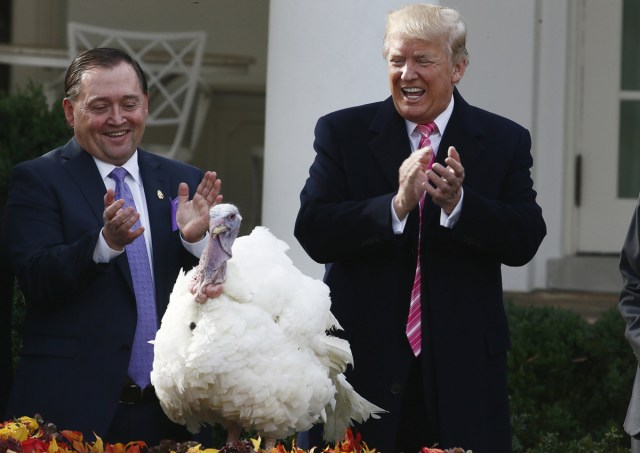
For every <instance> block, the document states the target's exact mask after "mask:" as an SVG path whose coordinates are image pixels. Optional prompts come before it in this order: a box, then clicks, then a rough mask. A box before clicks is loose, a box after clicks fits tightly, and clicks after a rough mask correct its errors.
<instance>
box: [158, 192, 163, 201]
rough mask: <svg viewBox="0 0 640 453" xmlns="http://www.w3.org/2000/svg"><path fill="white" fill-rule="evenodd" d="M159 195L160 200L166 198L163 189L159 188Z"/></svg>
mask: <svg viewBox="0 0 640 453" xmlns="http://www.w3.org/2000/svg"><path fill="white" fill-rule="evenodd" d="M157 195H158V198H159V199H160V200H164V194H163V193H162V190H158V192H157Z"/></svg>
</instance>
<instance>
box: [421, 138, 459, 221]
mask: <svg viewBox="0 0 640 453" xmlns="http://www.w3.org/2000/svg"><path fill="white" fill-rule="evenodd" d="M444 162H445V163H446V164H447V167H446V168H445V167H443V166H442V165H440V164H438V163H436V164H433V167H432V168H431V170H429V171H427V178H428V179H429V183H424V189H425V190H426V191H427V193H428V194H429V195H430V196H431V198H432V199H433V202H434V203H435V204H437V205H438V206H440V207H441V208H442V210H443V211H444V212H445V213H446V214H447V215H449V214H451V212H452V211H453V208H455V207H456V205H457V204H458V202H459V201H460V197H461V196H462V181H464V167H463V166H462V163H461V162H460V155H459V154H458V151H457V150H456V149H455V148H454V147H453V146H450V147H449V149H448V150H447V158H446V159H445V161H444Z"/></svg>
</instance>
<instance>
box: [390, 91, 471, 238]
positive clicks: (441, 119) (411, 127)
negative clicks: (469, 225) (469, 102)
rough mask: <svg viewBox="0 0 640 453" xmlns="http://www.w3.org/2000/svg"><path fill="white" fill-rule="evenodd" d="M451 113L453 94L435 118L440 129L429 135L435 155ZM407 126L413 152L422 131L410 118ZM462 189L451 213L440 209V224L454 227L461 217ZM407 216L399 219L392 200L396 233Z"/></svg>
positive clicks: (404, 222) (406, 121)
mask: <svg viewBox="0 0 640 453" xmlns="http://www.w3.org/2000/svg"><path fill="white" fill-rule="evenodd" d="M451 113H453V96H452V97H451V101H450V102H449V105H448V106H447V108H446V109H445V110H444V111H443V112H442V113H441V114H440V115H438V117H437V118H436V119H435V120H434V123H436V126H438V131H437V132H434V133H433V134H431V135H430V136H429V139H430V141H431V148H432V149H433V152H434V155H436V156H437V155H438V149H439V148H440V140H442V134H443V132H444V130H445V128H446V127H447V124H448V123H449V119H450V118H451ZM405 123H406V126H407V134H408V135H409V142H410V143H411V152H414V151H416V150H417V149H418V148H419V146H420V132H418V131H417V130H416V126H417V124H416V123H413V122H411V121H409V120H405ZM460 190H461V191H462V195H461V197H460V201H459V202H458V204H457V205H456V207H455V208H453V211H451V214H449V215H447V213H446V212H444V211H443V210H440V225H442V226H444V227H446V228H453V227H454V226H455V224H456V222H457V221H458V218H459V217H460V211H461V209H462V199H463V198H464V191H463V189H462V187H461V188H460ZM407 217H408V216H405V218H404V219H402V220H400V219H398V216H397V214H396V211H395V209H393V200H392V201H391V224H392V227H393V232H394V233H395V234H402V232H403V231H404V227H405V225H406V223H407Z"/></svg>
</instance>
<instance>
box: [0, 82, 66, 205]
mask: <svg viewBox="0 0 640 453" xmlns="http://www.w3.org/2000/svg"><path fill="white" fill-rule="evenodd" d="M0 124H1V125H2V127H0V205H4V202H5V200H6V195H7V191H8V186H9V178H10V175H11V170H12V169H13V166H14V165H15V164H17V163H18V162H22V161H23V160H28V159H33V158H34V157H38V156H40V155H41V154H44V153H45V152H47V151H49V150H52V149H53V148H56V147H58V146H60V145H62V144H64V143H65V142H66V141H67V140H69V139H70V138H71V135H72V132H71V130H70V129H69V127H68V126H67V124H66V121H65V117H64V113H63V111H62V107H61V106H60V105H56V106H54V108H52V109H50V108H49V106H48V105H47V100H46V97H45V95H44V92H43V91H42V87H41V86H39V85H35V84H33V83H29V84H28V85H27V86H26V88H24V89H18V90H16V91H15V92H14V93H11V94H9V93H0Z"/></svg>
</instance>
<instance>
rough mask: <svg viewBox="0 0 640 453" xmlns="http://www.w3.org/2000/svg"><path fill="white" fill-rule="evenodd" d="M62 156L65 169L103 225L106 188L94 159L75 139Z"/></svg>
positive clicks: (66, 147) (70, 142) (64, 149)
mask: <svg viewBox="0 0 640 453" xmlns="http://www.w3.org/2000/svg"><path fill="white" fill-rule="evenodd" d="M61 156H62V158H63V159H64V161H65V162H64V164H63V167H64V169H65V170H66V171H67V172H68V173H69V176H70V177H71V179H72V180H73V181H74V182H75V183H76V185H77V190H78V192H79V193H81V194H82V196H83V197H84V198H85V199H86V200H87V205H88V206H89V210H90V211H91V213H92V214H93V215H94V217H95V218H96V221H97V222H98V224H99V225H102V223H103V220H102V213H103V211H104V194H105V192H106V188H105V186H104V182H103V181H102V177H101V176H100V172H99V171H98V167H97V166H96V164H95V162H94V161H93V157H92V156H91V154H89V153H88V152H86V151H84V150H83V149H82V148H81V147H80V145H78V142H76V139H75V138H73V139H71V140H70V141H69V142H68V143H67V144H66V145H65V146H64V148H63V149H62V152H61Z"/></svg>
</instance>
